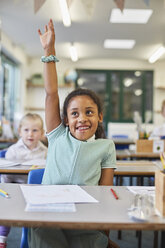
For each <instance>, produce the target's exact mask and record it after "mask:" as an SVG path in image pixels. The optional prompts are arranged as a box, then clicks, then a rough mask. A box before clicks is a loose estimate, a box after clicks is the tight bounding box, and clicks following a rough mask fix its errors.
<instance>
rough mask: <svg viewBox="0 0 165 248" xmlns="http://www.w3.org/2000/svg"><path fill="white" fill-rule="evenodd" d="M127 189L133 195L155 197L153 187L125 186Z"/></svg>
mask: <svg viewBox="0 0 165 248" xmlns="http://www.w3.org/2000/svg"><path fill="white" fill-rule="evenodd" d="M127 189H128V190H129V191H131V192H132V193H133V194H150V195H155V186H127Z"/></svg>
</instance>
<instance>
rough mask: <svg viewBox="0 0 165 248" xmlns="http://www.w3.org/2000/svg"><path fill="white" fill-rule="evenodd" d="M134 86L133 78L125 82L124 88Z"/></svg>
mask: <svg viewBox="0 0 165 248" xmlns="http://www.w3.org/2000/svg"><path fill="white" fill-rule="evenodd" d="M132 84H133V80H132V79H131V78H129V79H125V80H124V86H125V87H130V86H131V85H132Z"/></svg>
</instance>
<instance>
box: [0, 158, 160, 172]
mask: <svg viewBox="0 0 165 248" xmlns="http://www.w3.org/2000/svg"><path fill="white" fill-rule="evenodd" d="M116 165H117V169H116V170H115V171H114V175H115V176H154V175H155V171H157V170H160V169H161V168H160V165H159V164H156V163H155V162H152V161H117V164H116ZM37 168H38V169H39V168H44V167H42V166H38V167H37ZM37 168H36V169H37ZM30 170H32V166H31V165H17V166H12V167H1V168H0V174H28V173H29V171H30Z"/></svg>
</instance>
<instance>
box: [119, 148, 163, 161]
mask: <svg viewBox="0 0 165 248" xmlns="http://www.w3.org/2000/svg"><path fill="white" fill-rule="evenodd" d="M116 157H117V159H128V158H129V159H159V158H160V155H159V153H152V152H136V151H130V150H128V149H123V150H116Z"/></svg>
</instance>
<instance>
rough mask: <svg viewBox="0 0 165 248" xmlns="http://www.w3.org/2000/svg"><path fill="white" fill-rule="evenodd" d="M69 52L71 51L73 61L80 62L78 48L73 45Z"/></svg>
mask: <svg viewBox="0 0 165 248" xmlns="http://www.w3.org/2000/svg"><path fill="white" fill-rule="evenodd" d="M69 50H70V56H71V60H72V61H74V62H75V61H77V60H78V55H77V50H76V47H75V46H73V45H71V46H70V48H69Z"/></svg>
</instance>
